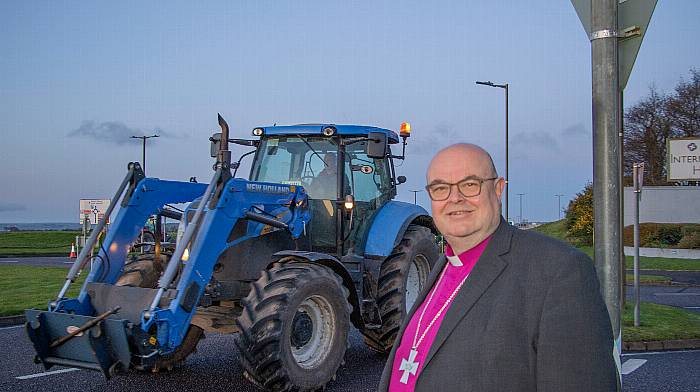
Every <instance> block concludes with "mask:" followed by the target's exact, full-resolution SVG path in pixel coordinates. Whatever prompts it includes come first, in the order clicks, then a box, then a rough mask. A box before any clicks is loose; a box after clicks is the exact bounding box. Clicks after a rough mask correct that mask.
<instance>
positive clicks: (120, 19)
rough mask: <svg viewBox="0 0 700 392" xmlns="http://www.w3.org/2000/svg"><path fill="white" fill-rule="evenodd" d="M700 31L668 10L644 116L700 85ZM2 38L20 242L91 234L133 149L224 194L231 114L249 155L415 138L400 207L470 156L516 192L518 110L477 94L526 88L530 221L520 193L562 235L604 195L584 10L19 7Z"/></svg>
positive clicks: (639, 82) (641, 72)
mask: <svg viewBox="0 0 700 392" xmlns="http://www.w3.org/2000/svg"><path fill="white" fill-rule="evenodd" d="M627 1H634V0H627ZM698 16H700V1H697V0H672V1H669V0H666V1H664V0H660V1H659V4H658V5H657V7H656V11H655V13H654V16H653V17H652V20H651V24H650V26H649V29H648V32H647V35H646V37H645V39H644V43H643V44H642V47H641V50H640V53H639V56H638V58H637V61H636V64H635V67H634V70H633V72H632V76H631V77H630V79H629V83H628V85H627V88H626V90H625V98H624V101H625V105H626V106H631V105H633V104H634V103H635V102H637V101H638V100H639V99H640V98H641V97H644V96H645V95H646V94H647V93H648V91H649V87H650V86H652V85H655V86H656V87H657V88H658V89H659V90H661V91H666V92H670V91H671V90H672V89H673V87H674V86H675V85H676V84H677V83H678V81H679V80H680V79H681V78H683V77H685V78H687V77H688V75H689V70H690V69H691V68H693V67H695V68H696V69H697V68H700V50H698V48H697V42H698V40H699V39H700V24H698ZM0 26H2V27H1V29H2V34H0V133H1V136H2V138H1V139H0V140H1V141H0V222H76V223H77V220H78V200H79V199H81V198H109V197H111V196H112V194H113V193H114V191H115V190H116V187H117V186H118V185H119V182H120V181H121V179H122V178H123V176H124V175H125V173H126V165H127V162H129V161H133V160H140V159H141V158H140V157H141V145H140V141H136V140H133V139H129V136H131V135H143V134H152V133H154V132H155V133H159V134H160V135H161V138H159V139H157V140H156V141H154V142H150V143H149V148H148V157H147V170H148V175H149V176H154V177H159V178H163V179H176V180H184V181H186V180H187V179H188V178H190V177H191V176H196V177H197V178H198V179H199V180H200V181H208V180H209V179H210V178H211V175H212V171H211V166H212V163H213V161H212V159H211V158H210V157H209V141H208V137H209V136H210V135H211V133H212V132H214V131H215V130H216V129H217V122H216V114H217V112H218V113H221V114H222V115H223V116H224V117H225V118H226V119H227V120H228V123H229V124H230V125H231V129H232V137H249V136H250V131H251V130H252V129H253V128H254V127H256V126H264V125H272V124H273V123H277V124H295V123H310V122H328V123H337V124H363V125H374V126H380V127H385V128H391V129H394V130H398V128H399V126H400V124H401V123H402V122H404V121H409V122H411V124H412V128H413V136H412V137H411V138H410V139H409V144H408V148H407V156H408V159H407V160H406V161H405V162H404V163H403V164H402V165H401V166H400V167H398V168H397V172H398V174H400V175H405V176H407V177H408V182H407V183H405V184H403V185H400V187H399V196H398V198H399V199H400V200H404V201H410V202H413V194H412V193H411V192H410V190H418V189H423V187H424V185H425V170H426V168H427V165H428V162H429V160H430V158H431V157H432V155H433V154H434V153H435V152H436V151H438V150H439V149H440V148H441V147H443V146H446V145H448V144H451V143H455V142H462V141H463V142H472V143H476V144H479V145H482V146H483V147H484V148H486V149H487V150H488V151H489V152H491V153H492V155H493V158H494V161H495V163H496V166H497V169H498V171H499V174H503V171H504V95H503V90H501V89H496V88H490V87H484V86H477V85H476V84H475V83H474V82H475V81H476V80H491V81H493V82H495V83H509V84H510V192H511V193H510V194H511V198H510V215H511V220H514V221H516V222H517V221H518V217H519V215H520V212H519V199H518V196H517V194H518V193H524V194H525V196H524V197H523V202H522V204H523V218H525V219H528V220H531V221H550V220H554V219H556V218H558V213H557V198H556V197H555V194H564V197H563V198H562V206H565V205H566V203H568V201H569V200H570V199H571V198H573V197H574V196H575V194H576V193H577V192H579V191H580V190H581V189H582V188H583V187H584V186H585V184H586V183H587V182H588V181H591V180H592V146H591V128H592V127H591V76H590V75H591V66H590V61H591V57H590V43H589V41H588V39H587V37H586V34H585V32H584V30H583V28H582V26H581V24H580V22H579V20H578V17H577V16H576V12H575V11H574V8H573V6H572V5H571V3H570V1H569V0H558V1H552V0H547V1H545V0H532V1H436V2H427V1H408V2H406V1H404V2H398V1H371V2H369V1H368V2H358V1H354V2H348V1H295V2H287V1H220V2H216V1H210V2H181V1H169V2H165V1H163V2H135V1H134V2H130V1H122V2H104V1H103V2H76V1H3V2H0ZM245 151H247V148H244V147H240V146H237V147H234V151H233V154H234V156H235V157H238V156H239V155H240V154H241V153H243V152H245ZM249 164H250V159H249V158H248V159H247V160H244V168H243V170H241V171H239V175H240V174H244V175H246V176H247V172H248V170H247V168H248V167H249ZM418 202H419V204H421V205H423V206H424V207H426V208H427V209H428V210H429V208H430V203H429V199H428V197H427V195H426V194H425V192H421V193H418Z"/></svg>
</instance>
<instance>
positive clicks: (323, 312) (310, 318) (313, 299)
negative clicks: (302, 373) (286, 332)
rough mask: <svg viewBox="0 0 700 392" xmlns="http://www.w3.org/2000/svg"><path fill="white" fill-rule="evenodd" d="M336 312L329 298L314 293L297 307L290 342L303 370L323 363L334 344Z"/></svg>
mask: <svg viewBox="0 0 700 392" xmlns="http://www.w3.org/2000/svg"><path fill="white" fill-rule="evenodd" d="M335 317H336V316H335V312H334V310H333V307H332V306H331V304H330V302H328V300H327V299H325V298H323V297H321V296H319V295H313V296H310V297H309V298H306V299H305V300H304V301H303V302H302V303H301V304H300V305H299V308H298V309H297V311H296V313H295V315H294V319H293V321H292V332H291V335H290V344H291V348H292V356H293V357H294V360H295V361H296V362H297V364H298V365H299V366H300V367H302V368H304V369H313V368H315V367H316V366H318V364H320V363H322V362H323V361H324V360H325V359H326V356H327V355H328V353H329V352H330V350H331V346H332V345H333V338H334V337H335Z"/></svg>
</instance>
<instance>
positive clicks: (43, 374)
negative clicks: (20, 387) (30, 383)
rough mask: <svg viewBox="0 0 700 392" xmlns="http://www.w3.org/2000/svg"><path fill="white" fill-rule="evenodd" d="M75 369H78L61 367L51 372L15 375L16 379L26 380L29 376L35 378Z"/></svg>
mask: <svg viewBox="0 0 700 392" xmlns="http://www.w3.org/2000/svg"><path fill="white" fill-rule="evenodd" d="M76 370H80V369H78V368H68V369H61V370H54V371H51V372H43V373H35V374H28V375H26V376H19V377H15V378H16V379H18V380H28V379H30V378H37V377H44V376H51V375H53V374H59V373H68V372H73V371H76Z"/></svg>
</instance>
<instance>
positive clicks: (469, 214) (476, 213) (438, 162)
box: [426, 143, 505, 254]
mask: <svg viewBox="0 0 700 392" xmlns="http://www.w3.org/2000/svg"><path fill="white" fill-rule="evenodd" d="M426 177H427V183H428V186H427V187H426V188H427V190H428V192H429V194H430V195H431V196H430V198H431V208H432V212H433V214H432V215H433V221H434V222H435V227H437V229H438V230H439V231H440V232H441V233H442V234H443V235H444V236H445V238H446V239H447V242H448V243H449V244H450V246H451V247H452V250H453V251H455V254H459V253H462V252H464V251H466V250H467V249H471V248H472V247H474V246H476V245H477V244H479V243H480V242H481V241H483V240H484V239H485V238H487V237H488V236H490V235H491V234H492V233H493V232H494V231H496V228H497V227H498V225H499V223H500V220H501V194H502V193H503V189H504V186H505V181H503V179H502V178H499V177H498V174H497V173H496V168H495V167H494V165H493V160H492V159H491V156H490V155H489V153H487V152H486V151H485V150H484V149H483V148H481V147H479V146H477V145H474V144H468V143H460V144H453V145H451V146H449V147H447V148H445V149H443V150H441V151H440V152H438V153H437V154H436V155H435V157H434V158H433V160H432V161H430V166H429V167H428V173H427V176H426ZM446 187H447V188H446ZM440 189H442V191H440ZM447 189H448V190H447ZM446 190H447V191H446ZM445 191H446V192H445ZM436 195H440V196H436ZM445 195H446V198H444V197H443V196H445ZM465 195H467V196H465ZM436 199H437V200H436Z"/></svg>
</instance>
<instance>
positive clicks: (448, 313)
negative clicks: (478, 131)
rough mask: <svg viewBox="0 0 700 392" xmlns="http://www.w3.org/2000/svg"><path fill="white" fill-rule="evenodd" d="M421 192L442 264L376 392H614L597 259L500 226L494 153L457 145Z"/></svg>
mask: <svg viewBox="0 0 700 392" xmlns="http://www.w3.org/2000/svg"><path fill="white" fill-rule="evenodd" d="M427 182H428V186H427V187H426V190H427V191H428V194H429V196H430V198H431V200H432V213H433V219H434V221H435V225H436V226H437V228H438V230H440V232H441V233H442V234H443V235H444V236H445V239H446V240H447V243H448V246H447V249H446V250H445V256H444V257H442V258H441V259H440V261H438V263H437V264H436V266H435V268H434V269H433V271H432V273H431V275H430V277H429V278H428V282H427V284H426V288H425V289H424V290H423V292H422V293H421V294H420V296H419V298H418V300H417V301H416V302H415V304H414V306H413V309H411V311H410V312H409V314H408V317H407V318H406V322H405V324H404V325H403V326H402V328H401V330H400V332H399V334H398V337H397V340H396V342H395V344H394V348H393V350H392V352H391V354H390V355H389V360H388V361H387V364H386V367H385V368H384V373H383V374H382V379H381V382H380V385H379V391H382V392H383V391H387V390H389V391H412V390H415V391H430V392H436V391H499V392H502V391H553V392H554V391H556V392H568V391H582V392H583V391H586V392H593V391H615V390H616V389H618V388H619V384H618V383H619V376H618V372H617V367H616V364H615V358H614V355H613V338H612V327H611V325H610V320H609V316H608V312H607V310H606V308H605V304H604V302H603V300H602V297H601V295H600V292H599V287H598V280H597V278H596V274H595V270H594V267H593V263H592V261H591V260H590V259H589V258H588V257H587V256H586V255H585V254H583V253H581V252H579V251H578V250H576V249H574V248H572V247H571V246H569V245H567V244H565V243H563V242H560V241H557V240H555V239H552V238H549V237H546V236H543V235H540V234H537V233H534V232H529V231H522V230H518V229H516V228H514V227H512V226H510V225H508V224H507V223H506V222H505V221H504V220H503V218H502V217H501V194H502V193H503V189H504V188H505V185H506V184H505V181H504V180H503V178H501V177H498V175H497V174H496V170H495V167H494V165H493V161H492V159H491V157H490V156H489V154H488V153H487V152H486V151H484V150H483V149H481V148H480V147H478V146H475V145H471V144H456V145H453V146H450V147H448V148H446V149H444V150H442V151H440V152H439V153H438V154H437V155H436V156H435V157H434V158H433V160H432V162H431V164H430V167H429V169H428V174H427Z"/></svg>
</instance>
